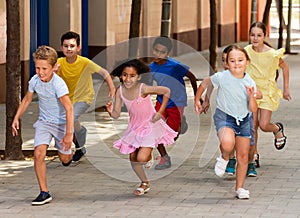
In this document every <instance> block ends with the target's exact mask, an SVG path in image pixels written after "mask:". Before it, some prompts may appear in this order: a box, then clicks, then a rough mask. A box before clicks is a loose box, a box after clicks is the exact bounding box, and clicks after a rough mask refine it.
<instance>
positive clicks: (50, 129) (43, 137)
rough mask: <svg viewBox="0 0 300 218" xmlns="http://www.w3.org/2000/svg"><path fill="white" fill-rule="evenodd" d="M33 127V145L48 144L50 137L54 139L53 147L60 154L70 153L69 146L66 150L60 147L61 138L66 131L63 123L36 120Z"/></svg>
mask: <svg viewBox="0 0 300 218" xmlns="http://www.w3.org/2000/svg"><path fill="white" fill-rule="evenodd" d="M33 127H34V128H35V135H34V147H37V146H39V145H48V146H49V144H50V142H51V140H52V138H54V140H55V146H54V147H55V148H56V149H57V150H58V151H59V152H60V153H62V154H71V153H72V150H71V148H70V149H69V150H67V151H64V150H63V149H62V144H61V143H60V141H61V140H62V139H63V137H64V136H65V133H66V125H65V124H53V123H49V122H45V121H42V120H38V121H36V122H35V123H34V124H33Z"/></svg>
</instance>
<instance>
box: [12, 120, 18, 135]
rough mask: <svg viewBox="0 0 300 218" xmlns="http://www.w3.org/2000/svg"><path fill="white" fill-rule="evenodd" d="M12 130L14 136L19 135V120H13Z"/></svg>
mask: <svg viewBox="0 0 300 218" xmlns="http://www.w3.org/2000/svg"><path fill="white" fill-rule="evenodd" d="M11 128H12V135H13V136H17V135H19V120H18V119H14V120H13V123H12V125H11Z"/></svg>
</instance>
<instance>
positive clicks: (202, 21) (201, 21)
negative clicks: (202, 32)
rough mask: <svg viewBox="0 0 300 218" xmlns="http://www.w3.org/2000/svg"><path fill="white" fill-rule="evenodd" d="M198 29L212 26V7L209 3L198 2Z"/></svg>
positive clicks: (200, 0) (201, 0)
mask: <svg viewBox="0 0 300 218" xmlns="http://www.w3.org/2000/svg"><path fill="white" fill-rule="evenodd" d="M198 7H199V8H198V11H199V12H198V13H199V14H198V28H199V29H205V28H208V27H209V26H210V8H209V7H210V6H209V1H207V0H205V1H203V0H199V1H198Z"/></svg>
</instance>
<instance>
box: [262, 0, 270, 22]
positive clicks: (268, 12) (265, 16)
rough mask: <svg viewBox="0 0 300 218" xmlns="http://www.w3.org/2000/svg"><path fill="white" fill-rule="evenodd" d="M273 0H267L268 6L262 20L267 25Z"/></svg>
mask: <svg viewBox="0 0 300 218" xmlns="http://www.w3.org/2000/svg"><path fill="white" fill-rule="evenodd" d="M271 4H272V0H267V2H266V7H265V11H264V16H263V20H262V22H263V23H264V24H265V25H266V26H267V25H268V23H269V15H270V8H271Z"/></svg>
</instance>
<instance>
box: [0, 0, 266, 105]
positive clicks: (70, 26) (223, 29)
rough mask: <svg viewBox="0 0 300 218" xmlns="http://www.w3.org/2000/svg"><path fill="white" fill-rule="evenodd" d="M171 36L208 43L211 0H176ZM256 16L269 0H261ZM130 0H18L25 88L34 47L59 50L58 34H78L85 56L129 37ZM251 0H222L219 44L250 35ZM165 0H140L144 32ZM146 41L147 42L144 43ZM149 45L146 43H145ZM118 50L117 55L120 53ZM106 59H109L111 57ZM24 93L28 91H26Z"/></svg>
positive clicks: (2, 44) (1, 59) (151, 32)
mask: <svg viewBox="0 0 300 218" xmlns="http://www.w3.org/2000/svg"><path fill="white" fill-rule="evenodd" d="M170 2H171V38H173V39H176V40H178V41H180V42H182V43H185V44H187V45H188V46H190V47H192V48H193V49H195V50H197V51H202V50H206V49H208V47H209V44H210V1H209V0H188V1H187V0H172V1H170ZM258 2H259V4H258V14H257V16H258V17H257V18H258V19H259V17H260V16H261V14H262V12H263V10H264V6H265V0H260V1H258ZM131 3H132V0H20V24H21V31H20V33H21V61H22V86H23V89H22V90H23V92H25V91H26V89H27V82H28V79H29V78H30V77H31V76H32V75H34V73H35V72H34V70H33V62H32V55H31V54H32V52H33V51H35V49H36V48H37V47H38V46H39V45H43V44H44V45H50V46H52V47H54V48H55V49H56V50H57V51H58V52H60V36H61V34H62V33H64V32H67V31H69V30H72V31H75V32H78V33H80V35H81V46H82V55H83V56H87V57H89V58H93V57H95V56H96V55H97V54H98V53H100V52H101V51H103V50H105V49H107V48H109V47H111V46H114V45H116V44H118V43H122V42H124V41H126V40H128V38H129V26H130V25H129V24H130V14H131ZM5 4H6V0H0V76H1V78H5V75H6V70H5V64H6V40H7V39H6V38H7V37H6V5H5ZM250 16H251V0H218V1H217V23H218V24H217V25H218V27H217V30H218V31H217V32H218V36H217V38H218V46H224V45H226V44H230V43H235V42H238V41H246V40H248V29H249V25H250ZM161 17H162V0H142V9H141V19H140V37H155V36H159V35H160V30H161ZM146 45H147V46H148V44H146ZM145 49H146V48H145ZM116 55H117V54H116ZM106 61H109V59H107V60H106ZM5 90H6V81H5V79H4V80H3V79H2V80H0V103H3V102H5V97H6V93H5ZM23 94H24V93H23Z"/></svg>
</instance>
